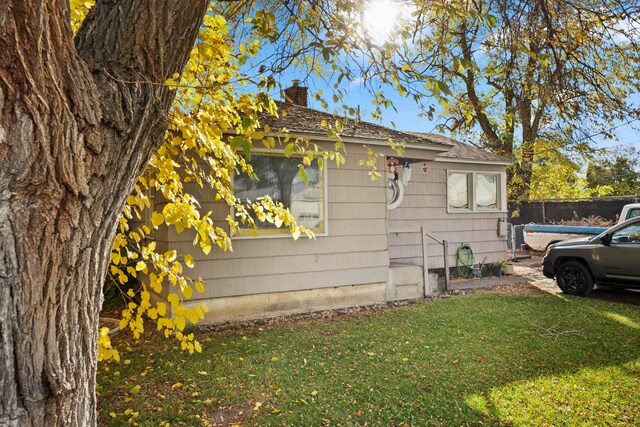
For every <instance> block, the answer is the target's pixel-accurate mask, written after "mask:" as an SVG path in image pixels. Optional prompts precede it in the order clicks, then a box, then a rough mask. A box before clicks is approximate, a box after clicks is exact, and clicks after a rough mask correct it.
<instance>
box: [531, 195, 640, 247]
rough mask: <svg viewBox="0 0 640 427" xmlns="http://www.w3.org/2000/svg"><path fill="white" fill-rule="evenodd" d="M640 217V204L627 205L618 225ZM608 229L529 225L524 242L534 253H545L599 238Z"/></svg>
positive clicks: (621, 213) (623, 209)
mask: <svg viewBox="0 0 640 427" xmlns="http://www.w3.org/2000/svg"><path fill="white" fill-rule="evenodd" d="M637 216H640V203H632V204H629V205H625V206H624V207H623V208H622V212H620V219H619V220H618V224H620V223H621V222H624V221H626V220H628V219H630V218H635V217H637ZM606 229H607V227H588V226H574V225H547V224H527V225H525V226H524V242H525V243H526V244H527V246H528V247H530V248H531V249H533V250H534V251H545V250H546V249H547V248H548V247H549V245H551V244H553V243H557V242H561V241H563V240H569V239H576V238H579V237H587V236H597V235H598V234H600V233H602V232H603V231H605V230H606Z"/></svg>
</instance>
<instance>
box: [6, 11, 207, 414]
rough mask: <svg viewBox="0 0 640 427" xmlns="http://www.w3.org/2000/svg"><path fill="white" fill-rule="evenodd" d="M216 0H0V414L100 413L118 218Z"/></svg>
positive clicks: (156, 139) (157, 138)
mask: <svg viewBox="0 0 640 427" xmlns="http://www.w3.org/2000/svg"><path fill="white" fill-rule="evenodd" d="M207 4H208V0H98V1H97V4H96V6H95V7H94V8H93V9H92V11H91V12H90V14H89V16H88V17H87V19H86V21H85V23H84V24H83V27H82V29H81V30H80V31H79V33H78V35H77V37H76V40H75V45H74V40H73V36H72V32H71V28H70V24H69V21H68V0H2V1H0V52H2V54H0V426H40V425H77V426H90V425H95V424H96V402H95V371H96V364H97V327H98V313H99V309H100V306H101V285H102V281H103V277H104V273H105V271H106V267H107V261H108V255H109V251H110V248H111V244H112V240H113V238H114V235H115V225H116V218H117V216H118V215H119V213H120V212H121V211H122V208H123V206H124V202H125V199H126V197H127V195H128V194H129V192H130V191H131V189H132V187H133V185H134V183H135V181H136V179H137V178H138V176H139V175H140V174H141V173H142V170H143V168H144V165H145V164H146V162H147V161H148V159H149V157H150V155H151V153H152V152H153V150H154V149H155V148H157V146H158V145H159V144H160V143H161V141H162V135H163V132H164V131H165V129H166V116H167V112H168V109H169V107H170V104H171V101H172V99H173V96H174V94H173V93H172V92H171V91H169V90H168V89H167V88H166V87H165V86H163V85H162V83H163V82H164V81H166V79H167V78H168V77H170V76H172V75H173V74H174V73H176V72H177V73H180V72H181V71H182V69H183V68H184V65H185V63H186V61H187V58H188V55H189V52H190V49H191V47H192V45H193V43H194V40H195V37H196V35H197V30H198V28H199V26H200V24H201V22H202V19H203V16H204V13H205V12H206V7H207Z"/></svg>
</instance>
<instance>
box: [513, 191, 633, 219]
mask: <svg viewBox="0 0 640 427" xmlns="http://www.w3.org/2000/svg"><path fill="white" fill-rule="evenodd" d="M629 203H640V195H632V196H607V197H594V198H589V199H556V200H529V201H524V202H509V222H510V223H512V224H515V225H520V224H529V223H532V222H533V223H537V224H545V223H546V224H556V223H561V222H568V221H580V220H587V219H590V218H591V219H597V218H598V217H599V219H601V220H604V221H609V222H611V223H615V222H616V221H617V220H618V216H619V215H620V211H621V210H622V207H623V206H624V205H627V204H629ZM593 225H600V224H593ZM604 226H606V224H605V225H604Z"/></svg>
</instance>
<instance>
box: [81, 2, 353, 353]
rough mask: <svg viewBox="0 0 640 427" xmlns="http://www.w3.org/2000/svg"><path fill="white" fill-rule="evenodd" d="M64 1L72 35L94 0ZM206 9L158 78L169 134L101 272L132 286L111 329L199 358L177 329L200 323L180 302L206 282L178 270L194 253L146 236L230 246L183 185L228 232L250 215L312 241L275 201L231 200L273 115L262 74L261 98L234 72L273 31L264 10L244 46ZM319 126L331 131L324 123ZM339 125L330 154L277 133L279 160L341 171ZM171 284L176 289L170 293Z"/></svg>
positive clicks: (267, 140) (105, 338)
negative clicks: (209, 202) (169, 72)
mask: <svg viewBox="0 0 640 427" xmlns="http://www.w3.org/2000/svg"><path fill="white" fill-rule="evenodd" d="M70 4H71V20H72V27H73V29H74V30H77V29H78V28H79V26H80V24H81V22H82V20H83V19H84V16H86V14H87V12H88V10H89V9H90V8H91V7H92V5H93V2H92V1H82V0H71V3H70ZM214 7H215V6H214V5H212V6H210V10H209V12H208V13H207V14H206V15H205V18H204V23H203V25H202V27H201V30H200V34H199V35H198V42H197V44H196V46H195V47H194V48H193V49H192V51H191V54H190V58H189V61H188V63H187V66H186V67H185V71H184V73H183V74H182V75H178V74H175V75H174V76H172V78H170V79H168V80H167V81H166V84H167V85H168V86H169V87H170V88H172V89H175V90H176V97H175V101H174V105H173V107H172V109H171V111H170V115H169V124H168V130H167V132H166V134H165V137H164V141H163V144H162V145H161V147H160V148H159V149H158V150H157V151H156V152H155V153H154V154H153V155H152V157H151V160H150V163H149V165H148V167H147V169H146V171H145V174H144V176H143V177H141V178H140V179H139V181H138V183H137V184H136V185H135V187H134V190H133V192H132V193H131V194H130V195H129V196H128V197H127V204H126V206H125V208H124V209H123V213H122V216H121V217H120V218H119V219H118V228H117V231H118V234H117V235H116V237H115V240H114V244H113V248H112V253H111V257H110V262H111V266H110V268H109V279H110V280H111V281H112V282H113V283H115V284H117V285H119V286H122V285H125V284H128V283H129V282H130V278H131V277H133V278H136V279H137V281H139V286H138V287H137V288H132V289H130V290H129V291H127V292H124V291H123V292H122V296H123V298H125V299H126V300H127V307H126V308H125V309H124V310H123V311H122V320H121V322H120V328H121V329H123V330H124V329H126V330H129V331H130V332H131V333H132V335H133V336H134V337H135V338H138V337H140V335H141V334H142V333H143V332H144V321H145V319H150V320H151V321H152V322H154V323H155V325H156V328H157V330H158V331H162V332H163V334H164V335H165V337H171V336H173V337H175V338H176V339H178V340H179V341H180V342H181V347H182V348H183V349H184V350H185V351H189V352H190V353H193V352H194V351H197V352H200V351H202V347H201V345H200V343H198V341H197V340H196V339H195V337H194V335H193V334H188V335H185V334H182V333H181V332H180V331H182V330H184V328H185V327H186V322H187V320H188V321H189V322H191V323H196V322H197V321H198V320H199V319H202V318H204V313H205V307H202V306H196V307H194V308H190V309H187V308H186V307H185V306H184V304H183V299H184V300H189V299H191V298H192V297H193V293H194V289H195V291H197V292H198V293H203V292H204V290H205V286H204V283H203V281H202V279H200V278H198V279H193V278H190V277H188V276H187V275H185V274H184V269H183V264H184V265H186V266H187V267H189V268H194V266H195V260H194V257H193V255H192V254H179V253H178V252H177V251H176V250H173V249H170V250H168V251H166V252H160V251H158V250H157V245H156V243H155V241H154V240H153V238H154V235H153V233H154V230H157V229H159V228H160V227H172V228H173V229H174V230H175V231H176V232H177V233H181V232H183V231H185V230H192V231H193V232H194V236H195V237H194V240H193V244H194V246H198V247H199V248H200V250H202V252H203V253H204V254H209V253H210V252H211V250H212V249H213V247H218V248H220V249H221V250H224V251H226V250H232V245H231V238H230V237H229V235H228V234H227V232H226V231H225V230H223V229H222V228H220V227H215V226H214V223H213V221H212V219H211V217H212V213H211V212H205V211H203V210H202V208H201V203H200V202H199V201H198V199H197V198H196V197H195V195H194V194H192V193H189V192H188V191H187V189H185V186H184V183H187V182H188V183H194V184H195V185H197V186H198V187H201V188H207V189H209V190H210V191H212V192H213V194H215V199H216V200H218V201H222V202H224V203H226V204H227V205H228V206H229V208H230V209H231V212H233V214H231V215H229V216H228V217H227V222H228V224H229V228H230V230H231V231H232V232H237V231H239V230H238V225H239V224H243V225H244V226H249V227H250V228H253V229H254V230H255V219H254V218H257V220H258V221H266V222H269V223H272V224H274V225H276V226H277V227H286V228H287V229H288V230H289V232H290V233H291V235H292V237H293V238H294V239H298V238H299V237H300V236H301V235H305V236H308V237H310V238H313V233H312V232H311V231H309V230H307V229H305V228H304V227H302V226H299V225H298V224H296V222H295V218H294V216H293V215H292V214H291V212H290V211H289V209H287V208H286V207H285V206H283V205H282V203H276V202H274V201H273V200H271V199H270V198H269V197H267V196H265V197H261V198H258V199H257V200H256V201H253V202H249V201H245V200H240V199H238V198H236V197H235V195H234V192H233V177H234V174H236V173H244V174H247V175H249V176H250V177H253V176H254V175H253V170H252V168H251V166H250V165H248V164H247V162H246V161H245V158H244V155H245V154H247V153H249V152H250V151H251V149H252V147H253V143H254V141H256V142H259V143H261V144H262V145H264V146H265V147H267V148H274V147H276V145H277V144H279V143H280V142H281V141H279V140H278V139H277V138H275V137H274V136H272V135H273V133H275V131H274V130H272V129H269V128H268V127H266V126H265V127H264V129H262V130H261V124H260V120H259V115H260V114H264V113H266V114H270V115H274V116H277V115H278V111H277V108H276V104H275V102H273V100H272V99H271V98H270V97H269V96H268V94H267V92H268V91H269V90H270V89H271V88H272V87H273V85H272V82H271V81H270V80H269V79H268V78H267V77H266V76H265V77H263V79H264V80H263V81H262V82H259V84H258V87H260V88H261V89H260V90H262V91H263V92H261V93H249V92H248V91H247V90H246V88H245V87H244V85H245V83H244V82H245V81H247V80H249V78H248V77H247V76H245V75H244V74H243V72H242V71H241V67H242V66H243V64H245V63H246V62H247V60H248V59H250V58H251V57H252V56H255V55H257V54H258V53H259V52H260V49H261V48H262V42H261V41H260V40H261V38H264V37H267V38H268V37H272V36H274V35H277V29H276V28H275V24H274V15H273V14H272V13H270V12H268V11H258V12H257V13H256V17H255V18H254V20H253V21H252V22H253V24H254V29H253V31H254V32H256V35H257V36H256V37H247V38H246V40H245V42H244V43H240V44H238V43H237V41H236V40H232V39H231V37H230V36H229V34H228V30H227V22H226V21H225V19H224V18H222V17H221V16H218V15H217V14H216V13H215V10H214ZM305 10H306V9H305ZM306 13H312V10H311V9H309V10H307V11H306ZM323 126H326V127H327V128H330V127H329V126H327V124H326V123H323ZM342 129H343V125H342V123H341V122H337V123H336V124H335V127H333V128H330V129H328V135H330V136H331V137H332V138H333V139H335V140H336V141H337V142H336V144H335V150H332V151H327V150H322V149H320V148H319V147H318V146H316V145H314V144H311V143H310V141H308V140H303V139H296V140H295V141H293V140H290V139H289V137H288V136H286V135H285V136H284V137H283V140H284V143H283V144H287V148H285V149H284V150H285V154H286V155H290V154H295V155H296V156H300V161H301V163H303V164H305V165H309V164H310V163H311V161H313V160H314V159H317V161H318V163H319V164H320V165H322V164H324V163H323V162H324V161H325V160H334V161H335V162H336V163H337V164H338V165H340V164H342V163H344V156H343V155H342V154H341V153H340V151H342V152H343V151H344V144H343V143H342V142H341V141H340V135H339V133H340V132H341V130H342ZM230 135H234V136H236V137H240V138H239V139H237V141H241V142H242V145H240V146H237V145H235V146H234V144H232V142H231V141H230ZM281 148H282V146H281ZM239 149H240V150H242V151H238V150H239ZM155 198H162V201H163V204H162V211H156V210H155V206H154V205H153V203H152V200H155ZM243 228H244V227H243ZM175 287H179V291H178V290H176V289H174V288H175ZM151 292H153V293H155V294H157V298H156V299H158V300H161V299H162V298H163V296H164V298H166V303H165V302H162V301H160V302H155V303H152V302H151V295H152V294H151ZM167 303H168V304H169V305H170V307H171V309H170V310H169V309H168V307H167ZM99 357H100V360H107V359H110V358H114V359H118V358H119V356H118V353H117V351H116V350H115V349H113V348H112V347H111V343H110V341H109V335H108V330H106V331H105V330H101V331H100V334H99Z"/></svg>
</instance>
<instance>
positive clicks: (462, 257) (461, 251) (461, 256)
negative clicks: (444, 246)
mask: <svg viewBox="0 0 640 427" xmlns="http://www.w3.org/2000/svg"><path fill="white" fill-rule="evenodd" d="M475 263H476V259H475V257H474V256H473V251H472V250H471V246H469V244H468V243H462V244H461V245H460V246H458V249H457V250H456V273H458V277H470V276H471V269H472V268H473V265H474V264H475Z"/></svg>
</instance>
